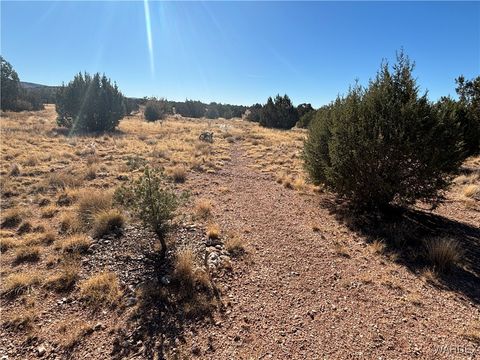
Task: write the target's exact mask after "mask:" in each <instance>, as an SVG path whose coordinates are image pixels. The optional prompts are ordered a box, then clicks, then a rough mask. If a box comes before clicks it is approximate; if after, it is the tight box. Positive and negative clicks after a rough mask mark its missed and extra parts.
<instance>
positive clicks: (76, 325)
mask: <svg viewBox="0 0 480 360" xmlns="http://www.w3.org/2000/svg"><path fill="white" fill-rule="evenodd" d="M57 332H58V333H59V334H62V347H63V348H64V349H67V350H70V351H71V350H72V349H73V348H74V347H75V346H77V345H79V344H80V342H81V341H82V340H83V338H84V337H85V336H87V335H90V334H92V333H93V326H92V325H91V324H89V323H87V322H85V321H74V322H72V321H65V322H62V323H60V324H59V326H58V330H57Z"/></svg>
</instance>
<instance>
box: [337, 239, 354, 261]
mask: <svg viewBox="0 0 480 360" xmlns="http://www.w3.org/2000/svg"><path fill="white" fill-rule="evenodd" d="M333 246H334V249H335V253H336V254H337V255H339V256H343V257H346V258H349V257H350V254H349V252H348V248H347V247H346V246H345V245H344V244H343V243H341V242H339V241H334V243H333Z"/></svg>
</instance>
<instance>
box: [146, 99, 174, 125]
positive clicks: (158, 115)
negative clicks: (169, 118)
mask: <svg viewBox="0 0 480 360" xmlns="http://www.w3.org/2000/svg"><path fill="white" fill-rule="evenodd" d="M168 113H170V111H169V104H168V102H167V101H166V100H164V99H160V100H157V99H156V98H151V99H150V100H148V101H147V104H146V105H145V112H144V116H145V120H147V121H156V120H161V119H163V118H165V116H166V115H167V114H168Z"/></svg>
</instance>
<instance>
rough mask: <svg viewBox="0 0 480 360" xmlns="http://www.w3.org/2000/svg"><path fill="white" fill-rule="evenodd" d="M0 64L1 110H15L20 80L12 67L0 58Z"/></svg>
mask: <svg viewBox="0 0 480 360" xmlns="http://www.w3.org/2000/svg"><path fill="white" fill-rule="evenodd" d="M0 62H1V95H2V96H1V109H2V110H17V100H18V99H19V95H20V90H21V89H20V79H19V78H18V74H17V72H16V71H15V70H14V69H13V67H12V65H11V64H10V63H9V62H8V61H6V60H5V59H4V58H3V57H2V56H0Z"/></svg>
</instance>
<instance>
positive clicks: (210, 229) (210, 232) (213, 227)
mask: <svg viewBox="0 0 480 360" xmlns="http://www.w3.org/2000/svg"><path fill="white" fill-rule="evenodd" d="M219 237H220V226H218V225H217V224H209V225H208V226H207V238H209V239H213V240H215V239H218V238H219Z"/></svg>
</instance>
